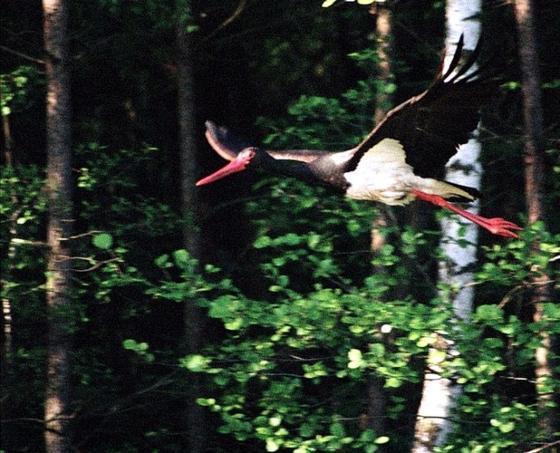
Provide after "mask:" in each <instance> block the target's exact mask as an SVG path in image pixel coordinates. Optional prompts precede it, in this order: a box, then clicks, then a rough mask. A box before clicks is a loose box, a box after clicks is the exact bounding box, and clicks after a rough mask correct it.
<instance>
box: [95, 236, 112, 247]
mask: <svg viewBox="0 0 560 453" xmlns="http://www.w3.org/2000/svg"><path fill="white" fill-rule="evenodd" d="M92 243H93V245H94V246H95V247H97V248H98V249H102V250H107V249H109V248H111V246H112V245H113V236H111V235H110V234H109V233H99V234H96V235H95V236H93V239H92Z"/></svg>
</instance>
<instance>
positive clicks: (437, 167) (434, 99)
mask: <svg viewBox="0 0 560 453" xmlns="http://www.w3.org/2000/svg"><path fill="white" fill-rule="evenodd" d="M463 53H464V52H463V37H462V36H461V38H460V40H459V42H458V43H457V49H456V51H455V53H454V55H453V58H452V59H451V63H450V64H449V67H448V69H447V70H446V71H445V73H443V61H442V64H441V65H440V68H439V70H438V73H437V75H436V77H435V79H434V81H433V83H432V84H431V86H430V87H429V88H428V89H427V90H426V91H424V92H423V93H421V94H419V95H418V96H414V97H412V98H410V99H408V100H407V101H405V102H403V103H402V104H400V105H399V106H397V107H395V108H394V109H392V110H391V111H390V112H389V113H388V114H387V116H386V117H385V118H384V119H383V120H382V121H381V122H380V123H379V124H378V125H377V126H376V127H375V128H374V129H373V131H372V132H370V133H369V135H368V136H367V137H366V138H365V139H364V140H363V141H362V142H361V143H360V144H359V145H358V146H357V148H356V153H355V154H354V157H353V158H352V160H351V162H350V163H349V168H350V169H352V167H353V166H354V167H355V166H356V165H357V164H358V162H359V160H360V159H361V157H362V156H363V155H364V153H365V152H367V150H369V149H371V148H372V147H373V146H374V145H375V144H376V143H379V142H380V141H381V140H383V139H384V138H393V139H396V140H398V141H399V142H400V143H402V145H403V147H404V149H405V152H406V162H407V163H408V164H409V165H411V166H412V167H413V169H414V172H415V173H416V174H417V175H419V176H423V177H439V176H441V174H442V173H443V170H444V167H445V164H446V163H447V161H448V160H449V159H450V158H451V156H453V155H454V154H455V153H456V152H457V148H458V147H459V146H460V145H462V144H463V143H466V142H467V141H468V140H469V138H470V135H471V132H472V131H473V130H474V129H475V128H476V126H477V124H478V122H479V120H480V108H481V106H482V105H483V104H484V103H485V102H487V101H488V100H489V98H490V97H491V95H492V94H493V93H495V92H496V91H497V81H496V80H495V79H493V78H490V77H482V76H481V70H473V65H474V64H475V62H476V60H477V58H478V55H479V53H480V42H479V43H478V45H477V46H476V48H475V49H474V51H473V52H472V53H471V54H470V55H469V56H468V58H466V60H465V63H463V64H462V65H461V64H460V61H461V58H462V57H463ZM469 70H471V72H469Z"/></svg>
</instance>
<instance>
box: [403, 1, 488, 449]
mask: <svg viewBox="0 0 560 453" xmlns="http://www.w3.org/2000/svg"><path fill="white" fill-rule="evenodd" d="M479 13H480V1H479V0H474V1H473V0H448V2H447V8H446V19H447V38H446V49H447V55H446V64H448V63H449V61H450V59H451V57H452V55H453V51H454V49H455V46H456V44H457V41H458V40H459V36H460V35H461V34H462V33H463V34H464V36H465V49H470V50H472V49H473V48H474V47H475V46H476V43H477V41H478V39H479V35H480V23H479V21H478V19H477V18H476V16H477V14H479ZM473 70H475V68H473ZM480 148H481V145H480V142H479V141H478V134H477V133H475V134H474V135H473V138H471V140H469V142H468V143H466V144H465V145H463V146H461V147H460V148H459V151H458V153H457V154H456V155H455V156H454V157H453V158H452V159H451V160H450V162H449V163H448V166H447V169H446V177H445V179H447V180H449V181H452V182H456V183H458V184H462V185H465V186H469V187H474V188H477V189H478V188H480V177H481V173H482V168H481V165H480V162H479V154H480ZM469 210H470V211H471V212H473V213H475V214H476V213H478V210H479V208H478V203H476V204H473V205H472V206H471V208H470V209H469ZM441 228H442V239H441V248H442V250H443V252H444V253H443V254H444V256H445V257H446V260H445V261H443V262H440V263H439V279H440V281H442V282H445V283H447V284H449V285H452V286H454V287H456V288H457V293H456V294H455V296H454V299H453V312H454V315H455V316H456V317H457V318H458V319H460V320H463V321H465V320H468V319H469V317H470V313H471V311H472V305H473V300H474V288H473V287H472V286H468V285H467V283H469V282H471V281H472V278H473V273H472V270H471V267H472V266H473V265H474V264H475V263H476V248H477V242H478V228H477V226H476V225H475V224H473V223H468V224H466V225H464V226H462V225H461V224H460V223H458V220H457V219H456V218H446V219H443V220H442V222H441ZM460 228H463V229H464V231H465V235H464V239H466V240H467V241H468V245H467V246H461V245H459V242H458V241H459V239H461V236H460V235H459V229H460ZM449 333H452V332H449ZM437 343H438V345H439V346H440V348H443V349H444V350H446V351H449V350H450V349H452V348H453V346H452V343H451V342H449V341H448V340H446V339H444V338H440V341H438V342H437ZM429 356H430V354H429V355H428V357H429ZM428 362H429V359H428ZM429 366H430V368H429V369H427V370H426V372H425V375H424V388H423V390H422V400H421V402H420V407H419V409H418V420H417V423H416V429H415V443H414V447H413V451H414V452H416V453H420V452H422V453H423V452H430V451H433V448H434V446H440V445H442V444H443V443H444V442H445V440H446V437H447V435H448V433H449V431H450V429H451V424H450V421H449V418H450V412H451V410H452V408H453V406H454V404H455V401H456V400H457V398H458V397H459V395H460V394H461V387H458V386H455V385H453V383H452V382H451V381H450V380H449V379H443V378H441V376H440V375H439V373H438V371H439V369H438V366H437V365H436V364H429Z"/></svg>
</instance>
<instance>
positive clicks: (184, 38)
mask: <svg viewBox="0 0 560 453" xmlns="http://www.w3.org/2000/svg"><path fill="white" fill-rule="evenodd" d="M176 9H177V17H178V19H177V23H176V28H175V42H176V51H177V94H178V101H177V115H178V125H179V153H180V162H181V197H182V214H183V219H184V221H185V224H184V227H183V244H184V246H185V249H186V250H188V251H189V253H190V254H191V256H193V257H194V258H200V234H199V231H198V229H197V228H196V225H195V222H196V218H197V211H198V200H197V196H196V187H195V182H196V168H197V159H196V129H195V114H194V111H195V96H194V83H193V82H194V78H193V55H192V42H191V40H192V34H189V33H188V32H187V25H188V20H190V18H191V7H190V2H189V1H184V0H178V1H177V6H176ZM203 319H204V318H203V315H202V312H201V310H200V308H199V307H198V306H196V304H195V302H194V301H191V300H186V301H185V309H184V328H185V345H186V352H187V354H194V353H196V352H199V350H200V346H201V343H202V341H201V337H202V332H203ZM189 378H190V383H189V384H190V386H189V388H188V389H187V396H186V399H187V400H186V409H185V423H186V425H187V426H186V431H187V444H188V451H189V452H191V453H200V452H202V451H203V450H204V442H205V430H204V427H205V422H204V415H205V414H204V411H203V410H202V408H201V407H200V406H199V405H198V404H197V403H196V399H197V398H198V397H200V393H201V378H200V375H199V374H197V373H194V374H191V375H190V376H189Z"/></svg>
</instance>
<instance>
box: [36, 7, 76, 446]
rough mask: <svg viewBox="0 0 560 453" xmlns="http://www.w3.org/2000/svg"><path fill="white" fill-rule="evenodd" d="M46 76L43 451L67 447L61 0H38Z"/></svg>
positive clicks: (67, 140) (67, 193) (68, 189)
mask: <svg viewBox="0 0 560 453" xmlns="http://www.w3.org/2000/svg"><path fill="white" fill-rule="evenodd" d="M43 13H44V40H45V50H46V54H47V55H46V74H47V190H48V196H49V221H48V227H47V243H48V246H49V256H48V272H47V308H48V346H47V384H46V398H45V411H44V421H45V447H46V451H47V452H49V453H50V452H53V453H54V452H56V453H59V452H66V451H70V449H71V441H70V434H69V424H70V423H69V422H70V418H69V417H70V408H69V406H70V363H69V360H70V348H71V344H70V334H69V331H70V327H71V326H70V323H71V321H72V320H71V319H70V312H71V311H70V304H71V300H70V297H69V291H70V277H71V269H70V256H71V254H70V248H69V244H68V241H67V240H66V238H68V237H69V236H70V234H71V229H72V174H71V163H70V162H71V149H72V147H71V106H70V71H69V68H68V42H67V31H66V28H67V22H68V10H67V4H66V2H65V1H64V0H43Z"/></svg>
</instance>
